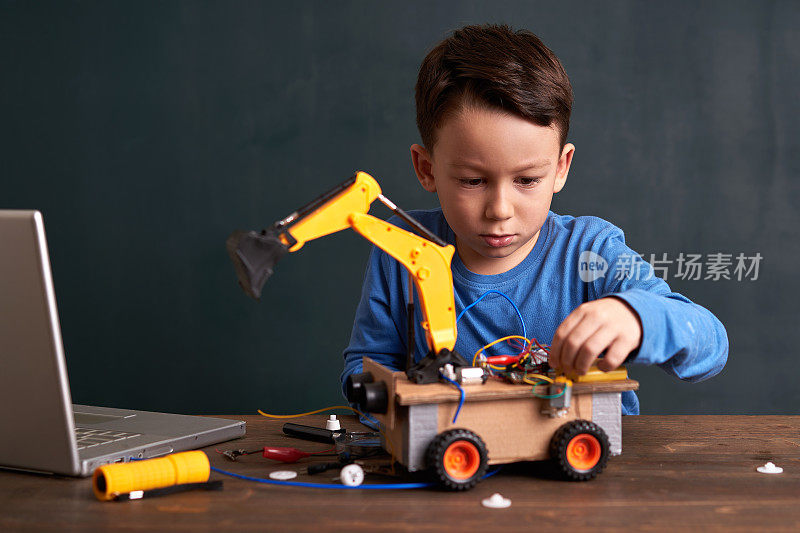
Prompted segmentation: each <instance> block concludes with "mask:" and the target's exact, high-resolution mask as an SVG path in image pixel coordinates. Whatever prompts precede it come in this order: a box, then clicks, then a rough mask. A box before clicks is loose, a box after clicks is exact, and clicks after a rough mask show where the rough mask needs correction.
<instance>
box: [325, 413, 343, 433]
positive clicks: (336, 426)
mask: <svg viewBox="0 0 800 533" xmlns="http://www.w3.org/2000/svg"><path fill="white" fill-rule="evenodd" d="M325 429H330V430H331V431H339V430H340V429H342V424H340V423H339V420H338V419H337V418H336V415H331V416H330V418H328V420H326V421H325Z"/></svg>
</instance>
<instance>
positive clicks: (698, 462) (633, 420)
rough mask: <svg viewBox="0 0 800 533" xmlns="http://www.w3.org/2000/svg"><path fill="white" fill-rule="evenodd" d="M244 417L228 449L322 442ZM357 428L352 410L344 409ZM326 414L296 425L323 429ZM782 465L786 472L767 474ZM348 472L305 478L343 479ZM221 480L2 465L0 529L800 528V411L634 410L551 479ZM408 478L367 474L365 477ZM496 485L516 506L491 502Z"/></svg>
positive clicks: (259, 473) (534, 467)
mask: <svg viewBox="0 0 800 533" xmlns="http://www.w3.org/2000/svg"><path fill="white" fill-rule="evenodd" d="M230 418H239V419H244V420H246V421H247V424H248V427H247V436H246V437H245V438H244V439H241V440H238V441H231V442H227V443H223V444H221V445H220V446H219V448H220V449H222V450H228V449H234V448H246V449H253V448H258V447H260V446H264V445H272V446H278V445H280V446H295V447H298V448H301V449H304V450H308V451H318V450H322V449H324V448H326V446H325V445H324V444H319V443H313V442H307V441H300V440H296V439H292V438H289V437H286V436H284V435H283V434H282V433H281V426H282V424H283V422H284V421H277V420H269V419H265V418H263V417H260V416H244V417H241V416H240V417H230ZM343 418H344V422H345V426H347V427H348V428H349V429H355V428H356V427H358V426H357V424H356V423H355V421H354V419H352V418H348V417H343ZM323 420H324V417H323V416H319V415H317V416H310V417H305V418H302V419H295V420H292V421H293V422H296V423H300V424H307V425H315V426H320V425H324V422H323ZM206 451H207V452H208V454H209V457H210V458H211V464H212V465H213V466H216V467H218V468H222V469H225V470H228V471H232V472H236V473H239V474H244V475H249V476H256V477H266V476H267V475H268V474H269V472H271V471H274V470H285V469H295V470H298V471H302V472H304V471H305V466H306V465H307V464H309V462H310V461H308V460H304V461H302V462H301V463H297V464H295V465H283V464H281V463H276V462H274V461H270V460H267V459H263V458H262V457H260V456H257V455H253V456H247V457H243V458H240V459H239V461H237V462H235V463H234V462H230V461H228V460H227V459H225V458H224V457H223V456H221V455H219V454H217V453H215V452H214V450H213V448H209V449H206ZM767 461H772V462H773V463H775V464H777V465H778V466H781V467H783V468H784V473H782V474H775V475H769V474H760V473H758V472H757V471H756V467H757V466H759V465H763V464H764V463H765V462H767ZM336 475H338V472H334V471H330V472H326V473H323V474H318V475H314V476H309V475H307V474H304V473H301V475H300V476H299V477H298V478H297V480H300V481H309V482H323V483H332V482H334V481H333V478H334V477H335V476H336ZM212 479H224V481H225V488H224V490H223V491H221V492H201V491H196V492H186V493H181V494H172V495H168V496H162V497H157V498H150V499H143V500H138V501H131V502H124V503H123V502H99V501H97V500H96V499H95V498H94V496H93V494H92V490H91V481H90V480H89V479H73V478H67V477H59V476H43V475H32V474H24V473H16V472H11V471H0V531H39V530H47V531H52V530H85V529H99V530H106V529H111V528H113V529H114V530H115V531H163V530H172V529H174V530H182V531H192V532H194V531H201V530H202V531H205V530H213V531H245V530H259V531H285V530H292V531H314V532H315V533H320V532H322V531H326V530H327V531H341V530H347V531H395V530H399V531H415V532H420V531H493V530H500V529H503V530H510V531H514V530H526V531H531V530H552V531H560V532H562V533H563V532H565V531H573V530H574V528H579V527H586V528H592V529H593V530H594V529H597V530H614V529H620V528H623V527H624V528H634V529H636V530H676V529H684V530H685V529H690V530H701V529H702V530H708V529H723V528H724V529H725V530H727V531H732V530H733V531H753V530H761V531H763V530H772V531H790V530H791V531H797V530H800V416H632V417H624V418H623V454H622V455H621V456H618V457H612V458H611V459H610V461H609V463H608V467H607V468H606V470H605V471H604V472H603V473H602V474H600V476H598V477H597V478H596V479H595V480H593V481H589V482H583V483H580V482H568V481H561V480H559V479H556V478H554V476H553V474H552V471H551V470H550V468H549V466H548V464H547V463H521V464H515V465H507V466H504V467H503V468H502V470H501V471H500V472H499V473H498V474H497V475H495V476H493V477H490V478H488V479H484V480H483V481H481V482H480V483H479V484H478V485H477V487H476V488H475V489H473V490H471V491H467V492H462V493H452V492H443V491H440V490H435V489H414V490H325V489H311V488H300V487H283V486H274V485H264V484H259V483H252V482H247V481H243V480H238V479H233V478H229V477H225V476H222V475H219V474H216V473H212ZM397 481H398V480H394V479H390V478H385V477H380V476H374V475H367V478H366V481H365V483H382V482H397ZM496 492H499V493H501V494H502V495H503V496H505V497H507V498H510V499H511V500H512V505H511V507H510V508H508V509H501V510H493V509H486V508H484V507H483V506H482V505H481V500H482V499H483V498H487V497H489V496H491V495H492V494H494V493H496Z"/></svg>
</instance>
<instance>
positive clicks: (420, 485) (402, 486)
mask: <svg viewBox="0 0 800 533" xmlns="http://www.w3.org/2000/svg"><path fill="white" fill-rule="evenodd" d="M211 470H213V471H214V472H217V473H218V474H224V475H226V476H231V477H236V478H239V479H244V480H246V481H255V482H257V483H268V484H270V485H283V486H286V487H308V488H314V489H422V488H425V487H432V486H433V483H388V484H386V485H357V486H355V487H351V486H349V485H339V484H338V483H306V482H303V481H276V480H274V479H264V478H260V477H250V476H243V475H241V474H234V473H233V472H226V471H225V470H220V469H219V468H216V467H213V466H212V467H211ZM493 473H494V472H493Z"/></svg>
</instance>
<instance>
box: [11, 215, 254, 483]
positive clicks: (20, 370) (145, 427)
mask: <svg viewBox="0 0 800 533" xmlns="http://www.w3.org/2000/svg"><path fill="white" fill-rule="evenodd" d="M244 433H245V423H244V422H242V421H239V420H224V419H219V418H205V417H195V416H185V415H174V414H165V413H151V412H147V411H131V410H127V409H111V408H106V407H89V406H85V405H73V404H72V399H71V396H70V390H69V380H68V378H67V367H66V362H65V359H64V348H63V344H62V342H61V329H60V327H59V321H58V311H57V309H56V298H55V292H54V290H53V278H52V275H51V273H50V259H49V257H48V253H47V242H46V240H45V235H44V223H43V221H42V215H41V213H40V212H38V211H18V210H13V211H11V210H0V467H4V468H14V469H21V470H31V471H37V472H52V473H57V474H66V475H72V476H89V475H91V474H92V472H93V471H94V469H95V468H96V467H98V466H100V465H103V464H107V463H114V462H123V461H129V460H131V459H132V458H137V459H140V458H150V457H157V456H160V455H166V454H168V453H172V452H178V451H182V450H190V449H195V448H201V447H203V446H208V445H210V444H215V443H218V442H222V441H225V440H230V439H233V438H236V437H241V436H243V435H244Z"/></svg>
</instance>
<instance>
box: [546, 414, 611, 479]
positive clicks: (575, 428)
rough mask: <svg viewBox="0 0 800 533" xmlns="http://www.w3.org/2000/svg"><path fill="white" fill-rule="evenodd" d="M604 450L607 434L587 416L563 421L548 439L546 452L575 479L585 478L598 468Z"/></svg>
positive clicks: (602, 464) (603, 463) (605, 459)
mask: <svg viewBox="0 0 800 533" xmlns="http://www.w3.org/2000/svg"><path fill="white" fill-rule="evenodd" d="M608 453H609V443H608V435H606V432H605V431H603V428H601V427H600V426H598V425H597V424H595V423H594V422H589V421H588V420H573V421H571V422H567V423H566V424H564V425H563V426H561V427H560V428H558V431H556V433H555V435H553V440H551V441H550V456H551V457H552V458H553V460H554V461H555V462H556V465H557V466H558V469H559V470H560V471H561V472H562V473H563V474H564V475H565V476H566V477H567V478H568V479H572V480H575V481H587V480H590V479H592V478H593V477H595V476H596V475H597V474H599V473H600V472H602V471H603V469H604V468H605V467H606V463H608Z"/></svg>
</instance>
